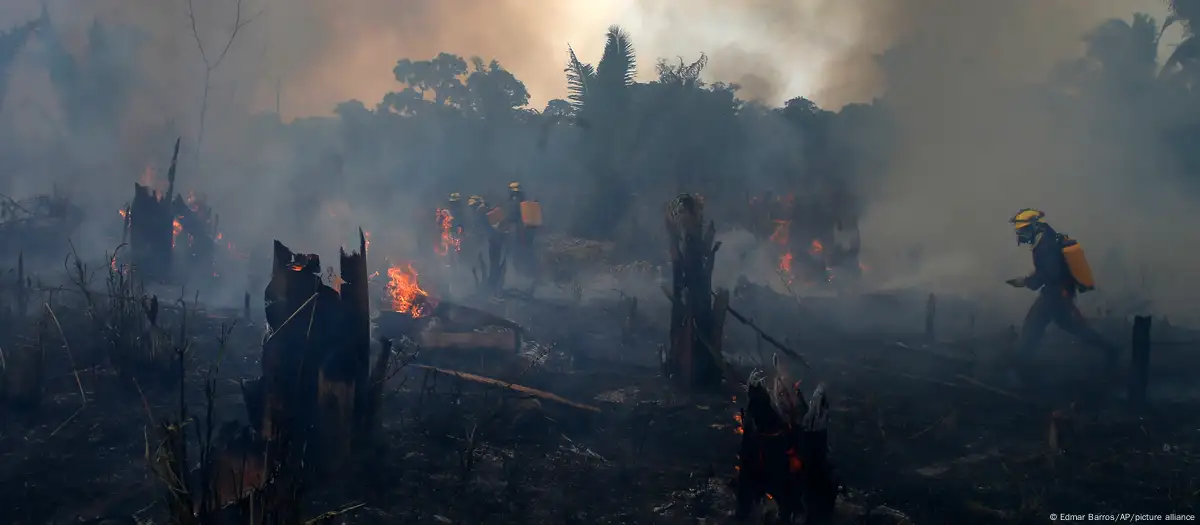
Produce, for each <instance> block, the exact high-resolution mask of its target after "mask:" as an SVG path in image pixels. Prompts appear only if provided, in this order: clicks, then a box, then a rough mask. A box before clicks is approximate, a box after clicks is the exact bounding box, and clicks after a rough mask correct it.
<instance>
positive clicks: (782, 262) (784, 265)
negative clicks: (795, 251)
mask: <svg viewBox="0 0 1200 525" xmlns="http://www.w3.org/2000/svg"><path fill="white" fill-rule="evenodd" d="M779 271H780V272H783V274H784V275H785V276H787V281H788V284H792V281H793V280H794V278H793V277H792V252H787V253H785V254H783V255H782V256H781V257H779Z"/></svg>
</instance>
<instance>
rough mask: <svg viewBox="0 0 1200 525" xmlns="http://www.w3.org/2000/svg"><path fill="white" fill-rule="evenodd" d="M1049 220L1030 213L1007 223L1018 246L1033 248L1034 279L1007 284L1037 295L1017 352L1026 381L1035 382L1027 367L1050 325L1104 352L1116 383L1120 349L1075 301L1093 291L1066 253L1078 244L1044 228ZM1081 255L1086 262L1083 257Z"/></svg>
mask: <svg viewBox="0 0 1200 525" xmlns="http://www.w3.org/2000/svg"><path fill="white" fill-rule="evenodd" d="M1045 217H1046V214H1045V213H1042V212H1041V211H1039V210H1034V209H1028V208H1027V209H1024V210H1021V211H1019V212H1017V214H1016V215H1014V216H1012V218H1010V219H1009V223H1011V224H1012V225H1013V227H1014V229H1015V230H1016V235H1017V245H1018V246H1020V245H1029V246H1030V247H1031V250H1032V252H1033V273H1030V274H1029V275H1026V276H1025V277H1018V278H1016V279H1009V280H1008V281H1006V283H1007V284H1008V285H1010V286H1012V287H1014V288H1029V289H1030V290H1034V291H1037V292H1038V298H1037V300H1035V301H1034V302H1033V306H1031V307H1030V308H1029V313H1028V314H1026V315H1025V322H1024V324H1023V325H1022V326H1021V335H1020V338H1019V339H1018V348H1017V351H1018V356H1019V357H1020V358H1021V360H1022V366H1021V367H1020V368H1021V371H1022V376H1023V377H1022V379H1023V380H1024V381H1026V382H1029V381H1031V380H1035V379H1036V378H1034V377H1032V373H1031V372H1032V371H1031V370H1030V369H1029V367H1028V366H1027V364H1028V362H1029V357H1030V354H1031V353H1032V352H1033V350H1034V349H1035V348H1036V347H1037V344H1038V342H1039V341H1040V340H1041V338H1042V335H1044V334H1045V332H1046V327H1047V326H1049V325H1050V323H1051V322H1053V323H1054V324H1056V325H1058V327H1059V328H1061V329H1063V330H1065V331H1066V332H1068V333H1070V334H1071V335H1074V336H1075V337H1077V338H1079V340H1081V341H1083V342H1084V343H1086V344H1088V345H1090V346H1093V347H1095V348H1097V349H1099V350H1101V351H1103V352H1104V357H1105V367H1106V369H1105V372H1106V374H1107V377H1108V378H1109V379H1113V378H1114V377H1115V374H1116V367H1117V359H1118V353H1119V350H1118V348H1117V347H1116V346H1115V345H1113V344H1112V343H1110V342H1108V341H1107V340H1105V339H1104V338H1103V337H1101V336H1100V334H1098V333H1096V331H1095V330H1094V329H1092V327H1091V326H1089V325H1088V323H1087V320H1085V319H1084V318H1083V314H1082V313H1080V311H1079V308H1078V307H1077V306H1075V297H1076V295H1077V294H1078V293H1079V292H1086V291H1088V290H1090V289H1091V288H1092V286H1093V283H1092V282H1090V281H1091V275H1090V273H1091V271H1090V270H1089V269H1086V268H1073V267H1072V265H1071V264H1070V262H1069V261H1068V260H1067V257H1066V255H1065V254H1064V249H1065V248H1067V247H1068V246H1076V245H1077V243H1076V242H1075V241H1074V240H1073V239H1071V238H1069V237H1067V236H1066V235H1063V234H1061V233H1058V232H1057V231H1055V230H1054V228H1052V227H1051V226H1050V225H1049V224H1047V223H1046V222H1045V220H1044V219H1045ZM1078 253H1079V256H1080V257H1082V251H1080V252H1078ZM1081 260H1082V259H1081ZM1081 264H1082V263H1081Z"/></svg>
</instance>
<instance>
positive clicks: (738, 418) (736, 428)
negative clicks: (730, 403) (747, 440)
mask: <svg viewBox="0 0 1200 525" xmlns="http://www.w3.org/2000/svg"><path fill="white" fill-rule="evenodd" d="M733 420H734V421H735V422H737V424H736V425H734V427H733V431H734V433H736V434H744V433H745V432H746V429H745V428H743V427H742V415H741V414H734V415H733Z"/></svg>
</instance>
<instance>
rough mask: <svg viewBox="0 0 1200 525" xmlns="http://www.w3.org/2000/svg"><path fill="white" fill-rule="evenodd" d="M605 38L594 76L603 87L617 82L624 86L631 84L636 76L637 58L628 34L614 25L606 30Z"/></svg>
mask: <svg viewBox="0 0 1200 525" xmlns="http://www.w3.org/2000/svg"><path fill="white" fill-rule="evenodd" d="M605 38H606V40H605V42H604V55H602V56H601V57H600V65H599V67H598V68H597V71H596V75H597V76H598V77H599V78H601V79H603V80H602V82H604V84H605V85H609V83H613V84H615V83H616V82H618V81H619V82H620V83H621V84H623V85H626V86H628V85H631V84H633V81H634V77H635V76H636V75H637V56H636V53H635V52H634V50H633V40H632V39H631V38H630V37H629V33H626V32H625V30H624V29H621V27H620V26H615V25H614V26H611V27H609V28H608V33H607V35H606V37H605Z"/></svg>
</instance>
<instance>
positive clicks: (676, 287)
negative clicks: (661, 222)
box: [663, 193, 724, 391]
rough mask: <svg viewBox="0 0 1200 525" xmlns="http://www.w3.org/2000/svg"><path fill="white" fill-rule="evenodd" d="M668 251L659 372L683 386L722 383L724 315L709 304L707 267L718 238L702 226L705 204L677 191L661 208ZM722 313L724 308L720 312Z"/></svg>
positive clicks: (710, 226)
mask: <svg viewBox="0 0 1200 525" xmlns="http://www.w3.org/2000/svg"><path fill="white" fill-rule="evenodd" d="M664 218H665V221H666V226H667V234H668V238H669V242H670V245H669V246H668V249H669V252H670V255H671V292H670V298H671V329H670V330H671V331H670V344H669V346H668V348H667V351H666V355H665V356H664V360H663V368H664V370H663V371H664V373H665V374H667V375H668V376H671V377H674V378H676V380H678V381H679V382H680V384H682V385H684V386H686V387H687V388H692V389H696V390H704V391H717V390H719V389H720V388H721V379H722V368H721V366H720V363H719V362H718V359H720V356H721V349H720V344H721V338H722V337H721V335H722V328H721V327H722V325H723V324H724V321H723V319H720V320H718V319H717V315H716V314H715V313H714V308H713V287H712V272H713V264H714V262H715V261H716V254H717V250H719V249H720V247H721V243H719V242H714V239H715V237H716V227H715V226H714V225H713V224H712V223H711V222H709V223H708V227H707V228H704V227H703V224H704V204H703V203H702V202H701V201H700V199H698V198H697V197H694V196H692V195H690V194H687V193H682V194H680V195H679V196H677V197H675V199H674V200H672V201H671V202H670V203H668V204H667V206H666V209H665V211H664ZM722 317H723V312H722Z"/></svg>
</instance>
